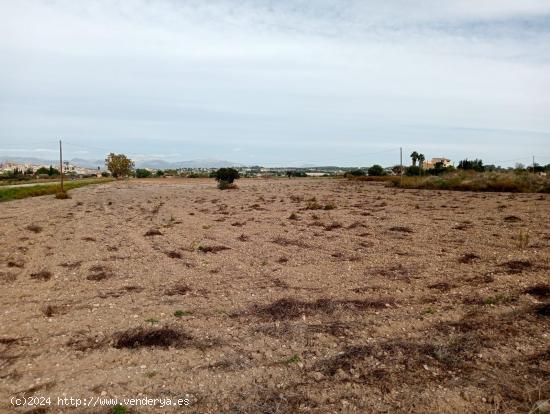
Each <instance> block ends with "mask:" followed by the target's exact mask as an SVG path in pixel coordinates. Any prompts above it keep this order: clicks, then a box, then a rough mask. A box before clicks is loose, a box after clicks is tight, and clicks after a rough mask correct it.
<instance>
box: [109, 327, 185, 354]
mask: <svg viewBox="0 0 550 414" xmlns="http://www.w3.org/2000/svg"><path fill="white" fill-rule="evenodd" d="M192 339H193V338H192V337H191V336H190V335H188V334H186V333H184V332H182V331H180V330H176V329H172V328H143V327H138V328H131V329H128V330H126V331H123V332H118V333H117V334H115V336H114V342H113V347H114V348H118V349H121V348H128V349H135V348H143V347H158V348H168V347H170V346H172V347H182V346H185V344H187V343H189V342H190V341H191V340H192Z"/></svg>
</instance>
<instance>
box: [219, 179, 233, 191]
mask: <svg viewBox="0 0 550 414" xmlns="http://www.w3.org/2000/svg"><path fill="white" fill-rule="evenodd" d="M218 188H219V189H220V190H234V189H236V188H237V184H235V183H230V182H227V181H225V180H220V181H219V182H218Z"/></svg>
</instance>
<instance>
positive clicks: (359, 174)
mask: <svg viewBox="0 0 550 414" xmlns="http://www.w3.org/2000/svg"><path fill="white" fill-rule="evenodd" d="M365 175H366V174H365V171H363V170H351V171H347V172H346V173H345V174H344V177H346V178H350V177H364V176H365Z"/></svg>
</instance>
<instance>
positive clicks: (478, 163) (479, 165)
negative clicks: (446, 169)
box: [458, 158, 485, 172]
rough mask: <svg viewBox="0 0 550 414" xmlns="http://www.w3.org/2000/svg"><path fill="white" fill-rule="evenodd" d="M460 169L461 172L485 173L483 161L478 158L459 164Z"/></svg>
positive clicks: (465, 160)
mask: <svg viewBox="0 0 550 414" xmlns="http://www.w3.org/2000/svg"><path fill="white" fill-rule="evenodd" d="M458 168H459V169H460V170H474V171H477V172H483V171H485V167H484V166H483V161H482V160H478V159H477V158H476V159H475V160H472V161H471V160H469V159H468V158H466V159H464V160H462V161H460V162H459V163H458Z"/></svg>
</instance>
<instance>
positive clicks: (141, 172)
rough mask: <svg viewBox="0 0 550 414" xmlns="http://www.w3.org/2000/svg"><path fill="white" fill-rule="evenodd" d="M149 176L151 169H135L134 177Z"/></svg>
mask: <svg viewBox="0 0 550 414" xmlns="http://www.w3.org/2000/svg"><path fill="white" fill-rule="evenodd" d="M150 176H151V171H149V170H146V169H145V168H137V169H136V178H147V177H150Z"/></svg>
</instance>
